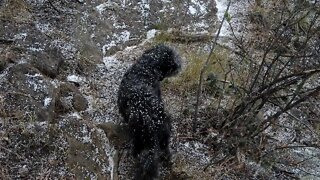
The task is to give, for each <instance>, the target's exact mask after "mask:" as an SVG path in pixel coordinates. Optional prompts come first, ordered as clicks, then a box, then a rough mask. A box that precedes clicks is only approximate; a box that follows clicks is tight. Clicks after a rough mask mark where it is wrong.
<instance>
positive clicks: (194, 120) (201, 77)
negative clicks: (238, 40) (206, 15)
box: [192, 0, 231, 132]
mask: <svg viewBox="0 0 320 180" xmlns="http://www.w3.org/2000/svg"><path fill="white" fill-rule="evenodd" d="M230 5H231V0H229V3H228V6H227V9H226V11H225V14H226V13H228V11H229V7H230ZM224 21H225V16H223V18H222V21H221V23H220V27H219V29H218V32H217V34H216V36H215V39H214V42H213V44H212V47H211V50H210V53H209V56H208V58H207V60H206V61H205V63H204V65H203V66H202V69H201V71H200V76H199V84H198V88H197V102H196V106H195V113H194V119H193V123H192V129H193V132H196V122H197V119H198V112H199V104H200V97H201V91H202V80H203V75H204V72H205V70H206V67H207V66H208V64H209V61H210V59H211V56H212V55H213V50H214V49H215V47H216V44H217V41H218V39H219V35H220V31H221V29H222V25H223V22H224Z"/></svg>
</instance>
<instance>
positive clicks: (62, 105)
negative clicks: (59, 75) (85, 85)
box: [55, 83, 88, 114]
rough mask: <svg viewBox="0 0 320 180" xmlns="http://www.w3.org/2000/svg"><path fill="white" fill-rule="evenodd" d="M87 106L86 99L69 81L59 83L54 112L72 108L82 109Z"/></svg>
mask: <svg viewBox="0 0 320 180" xmlns="http://www.w3.org/2000/svg"><path fill="white" fill-rule="evenodd" d="M87 107H88V101H87V100H86V98H85V97H84V96H83V95H82V94H81V93H80V91H79V90H78V89H77V87H76V86H74V85H73V84H71V83H63V84H61V85H60V91H59V94H58V99H57V102H56V105H55V109H56V112H58V113H62V114H63V113H68V112H70V111H72V110H76V111H84V110H85V109H87Z"/></svg>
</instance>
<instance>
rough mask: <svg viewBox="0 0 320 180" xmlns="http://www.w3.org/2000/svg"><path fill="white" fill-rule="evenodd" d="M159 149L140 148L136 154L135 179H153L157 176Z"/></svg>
mask: <svg viewBox="0 0 320 180" xmlns="http://www.w3.org/2000/svg"><path fill="white" fill-rule="evenodd" d="M158 152H159V149H158V148H150V149H145V150H142V151H141V153H139V154H138V156H137V161H136V163H137V164H136V165H137V169H136V175H135V180H154V179H157V177H158V176H159V170H158V169H159V167H158V166H159V153H158Z"/></svg>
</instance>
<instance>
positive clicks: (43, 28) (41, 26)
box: [36, 23, 52, 33]
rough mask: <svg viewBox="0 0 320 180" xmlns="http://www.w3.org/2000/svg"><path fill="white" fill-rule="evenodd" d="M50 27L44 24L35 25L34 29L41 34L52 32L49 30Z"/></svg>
mask: <svg viewBox="0 0 320 180" xmlns="http://www.w3.org/2000/svg"><path fill="white" fill-rule="evenodd" d="M50 26H51V25H50V24H49V23H46V24H40V23H36V28H37V29H38V30H39V31H40V32H42V33H47V32H52V29H51V28H50Z"/></svg>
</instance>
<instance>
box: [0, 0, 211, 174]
mask: <svg viewBox="0 0 320 180" xmlns="http://www.w3.org/2000/svg"><path fill="white" fill-rule="evenodd" d="M216 11H217V10H216V8H215V2H214V1H201V2H198V1H185V2H181V1H152V2H150V3H147V1H122V0H119V1H112V2H111V1H107V2H106V1H103V0H94V1H80V0H79V1H77V0H75V1H64V0H62V1H49V0H43V1H31V0H30V1H28V0H5V1H0V22H1V23H0V24H1V29H0V152H1V153H0V177H1V179H20V178H27V179H29V178H32V179H34V178H38V179H51V178H59V179H60V178H72V179H83V178H98V179H111V178H114V176H117V175H114V172H116V171H114V166H115V164H116V163H115V162H114V159H113V156H114V154H115V148H114V146H115V145H114V144H112V143H111V141H112V138H111V139H110V137H109V138H108V137H107V136H106V134H108V132H109V131H113V129H114V128H113V127H111V130H110V127H109V125H108V122H119V115H118V112H117V107H116V103H115V102H116V92H117V88H118V84H119V82H120V80H121V77H122V75H123V73H124V71H125V70H126V69H127V68H128V67H129V66H130V64H131V63H132V62H134V60H135V59H136V58H137V57H138V56H139V55H140V54H141V53H142V51H144V50H145V49H146V48H148V47H150V46H151V45H152V44H154V43H153V42H152V41H151V40H148V38H152V37H154V34H155V32H156V31H155V29H157V30H167V29H169V28H174V29H183V30H185V31H190V32H199V31H201V32H208V30H212V29H213V26H214V25H215V19H216V18H215V13H216ZM152 29H153V30H152ZM101 124H102V125H101ZM104 130H105V131H107V133H106V132H105V131H104ZM127 149H128V148H127ZM192 153H195V152H192ZM124 158H127V156H126V157H124ZM201 158H202V157H201ZM130 166H132V165H131V163H127V164H126V165H124V168H120V170H119V172H118V171H117V173H119V174H120V177H128V176H130ZM113 171H114V172H113ZM121 179H127V178H121Z"/></svg>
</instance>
